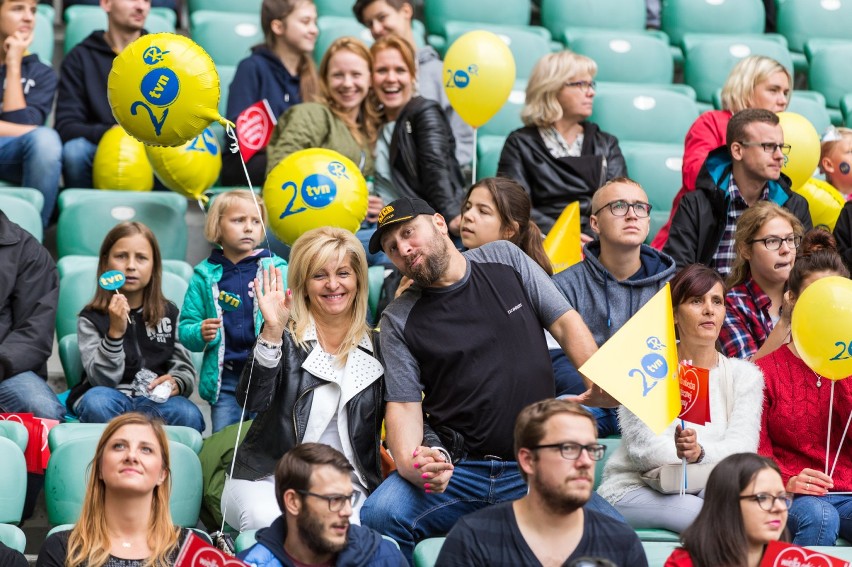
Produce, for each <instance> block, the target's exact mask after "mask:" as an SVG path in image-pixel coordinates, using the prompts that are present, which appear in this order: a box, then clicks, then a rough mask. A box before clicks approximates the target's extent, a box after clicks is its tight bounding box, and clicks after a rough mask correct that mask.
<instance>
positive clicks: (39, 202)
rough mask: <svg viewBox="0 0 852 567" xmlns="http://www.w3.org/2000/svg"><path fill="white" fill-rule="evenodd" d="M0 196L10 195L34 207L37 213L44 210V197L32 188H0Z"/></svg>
mask: <svg viewBox="0 0 852 567" xmlns="http://www.w3.org/2000/svg"><path fill="white" fill-rule="evenodd" d="M0 195H11V196H13V197H18V198H19V199H23V200H24V201H27V202H29V203H31V204H32V206H34V207H35V208H36V209H37V210H38V212H41V211H42V210H43V209H44V195H43V194H42V192H41V191H39V190H38V189H33V188H32V187H2V188H0Z"/></svg>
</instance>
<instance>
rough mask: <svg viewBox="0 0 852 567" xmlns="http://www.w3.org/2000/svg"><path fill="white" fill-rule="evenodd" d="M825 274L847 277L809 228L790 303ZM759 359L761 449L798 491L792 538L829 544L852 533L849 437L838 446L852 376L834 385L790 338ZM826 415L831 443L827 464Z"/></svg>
mask: <svg viewBox="0 0 852 567" xmlns="http://www.w3.org/2000/svg"><path fill="white" fill-rule="evenodd" d="M829 276H841V277H845V278H848V277H849V271H848V270H847V269H846V266H845V265H844V263H843V260H842V259H841V258H840V255H839V254H838V253H837V247H836V244H835V242H834V238H833V237H832V236H831V234H830V233H828V232H826V231H824V230H822V229H813V230H810V231H808V232H807V234H805V237H804V239H803V240H802V245H801V254H800V255H799V258H798V259H797V260H796V265H795V266H793V270H792V271H791V272H790V280H789V288H790V291H789V303H790V305H791V306H792V311H795V309H796V301H797V299H798V298H799V297H801V295H802V292H804V291H805V289H807V287H808V286H810V285H811V284H812V283H814V282H815V281H817V280H820V279H822V278H825V277H829ZM826 323H827V324H828V322H826ZM757 365H758V366H759V367H760V368H761V370H763V375H764V376H765V377H766V389H765V390H764V400H763V424H762V427H761V430H760V445H759V448H758V453H760V454H761V455H764V456H766V457H769V458H771V459H775V460H776V461H777V462H778V464H779V465H780V466H781V477H782V479H783V480H784V483H785V485H786V488H787V492H790V493H794V494H795V499H794V500H793V505H792V506H791V508H790V533H791V534H792V535H793V543H795V544H797V545H834V542H835V541H836V540H837V537H838V535H839V536H840V537H843V538H844V539H852V494H850V491H852V459H850V458H849V454H850V453H849V443H850V440H849V439H848V438H847V439H846V440H845V442H844V444H843V446H842V448H840V450H839V454H838V444H839V442H840V438H841V437H842V436H843V433H844V426H845V424H846V420H847V418H848V416H849V415H850V414H852V380H839V381H837V382H835V383H834V385H833V386H832V384H831V382H830V381H829V380H828V379H827V378H824V377H823V376H821V375H820V374H818V373H817V372H815V371H813V370H811V369H810V368H809V367H808V365H807V364H805V361H803V360H802V359H801V357H800V356H799V351H798V350H797V349H796V345H795V344H794V343H793V342H790V343H788V344H787V345H785V346H782V347H781V348H779V349H777V350H775V352H773V353H771V354H769V355H767V356H765V357H763V358H761V359H760V360H758V361H757ZM832 389H834V404H833V407H831V406H830V400H831V391H832ZM829 415H831V422H830V428H831V431H830V432H831V446H830V447H829V451H828V459H829V463H828V467H826V438H827V436H828V433H829V431H828V429H829ZM835 458H836V461H835ZM835 462H836V467H835V466H834V464H833V463H835ZM826 470H828V474H826V472H825V471H826ZM834 492H840V493H845V494H832V493H834Z"/></svg>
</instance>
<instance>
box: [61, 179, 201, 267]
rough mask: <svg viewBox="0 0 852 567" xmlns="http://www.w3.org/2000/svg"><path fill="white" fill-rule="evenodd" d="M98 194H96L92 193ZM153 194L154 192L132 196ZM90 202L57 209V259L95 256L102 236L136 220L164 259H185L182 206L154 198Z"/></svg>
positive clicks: (184, 224) (183, 212)
mask: <svg viewBox="0 0 852 567" xmlns="http://www.w3.org/2000/svg"><path fill="white" fill-rule="evenodd" d="M93 193H94V194H95V195H98V192H97V191H93ZM135 194H136V195H152V194H153V193H135ZM100 196H101V197H102V198H101V199H91V200H85V201H81V202H77V203H74V204H73V205H66V206H64V207H61V208H60V212H59V222H58V223H57V232H56V236H57V237H56V240H57V243H56V248H57V251H58V253H59V256H60V257H62V256H67V255H69V254H82V255H85V256H95V255H97V254H98V252H99V250H100V247H101V242H102V241H103V239H104V236H106V234H107V233H108V232H109V231H110V229H112V227H114V226H115V225H116V224H118V223H119V222H122V221H139V222H142V223H144V224H145V225H147V226H148V227H149V228H150V229H151V230H152V231H153V232H154V234H155V235H156V236H157V242H158V243H159V245H160V252H161V253H162V256H163V258H172V259H176V260H183V259H184V257H185V256H186V242H187V232H188V231H187V227H186V220H185V219H184V216H185V214H186V201H185V200H184V201H183V206H182V207H178V208H174V207H171V206H169V205H166V204H164V203H162V202H159V201H157V200H156V199H149V200H145V199H139V200H136V202H133V201H130V200H128V201H123V200H121V199H120V198H118V199H111V198H104V197H107V195H105V194H104V192H100Z"/></svg>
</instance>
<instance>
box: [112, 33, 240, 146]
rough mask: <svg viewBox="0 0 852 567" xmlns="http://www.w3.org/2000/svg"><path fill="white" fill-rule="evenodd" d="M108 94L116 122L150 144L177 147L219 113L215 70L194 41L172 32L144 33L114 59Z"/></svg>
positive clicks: (225, 121)
mask: <svg viewBox="0 0 852 567" xmlns="http://www.w3.org/2000/svg"><path fill="white" fill-rule="evenodd" d="M107 95H108V97H109V103H110V106H111V107H112V113H113V115H114V116H115V119H116V121H118V123H119V124H120V125H121V126H122V128H124V129H125V130H126V131H127V133H128V134H130V135H131V136H133V137H134V138H136V139H137V140H139V141H140V142H144V143H146V144H150V145H152V146H182V145H183V144H185V143H186V142H188V141H189V140H192V139H193V138H195V137H196V136H198V135H199V134H201V132H202V131H204V129H205V128H206V127H207V126H209V125H210V123H211V122H213V121H216V122H219V123H220V124H222V125H223V126H226V125H227V124H229V122H228V121H227V120H225V119H224V118H222V116H220V115H219V111H218V106H219V96H220V85H219V74H218V73H217V72H216V66H215V65H214V64H213V60H212V59H211V58H210V56H209V55H208V54H207V52H206V51H204V50H203V49H202V48H201V47H200V46H199V45H198V44H197V43H195V42H194V41H192V40H191V39H189V38H187V37H184V36H181V35H177V34H173V33H155V34H147V35H143V36H142V37H140V38H139V39H137V40H136V41H134V42H132V43H131V44H130V45H128V46H127V47H126V48H125V49H124V50H123V51H122V52H121V53H120V54H119V55H117V56H116V58H115V59H114V60H113V64H112V70H111V71H110V73H109V78H108V81H107Z"/></svg>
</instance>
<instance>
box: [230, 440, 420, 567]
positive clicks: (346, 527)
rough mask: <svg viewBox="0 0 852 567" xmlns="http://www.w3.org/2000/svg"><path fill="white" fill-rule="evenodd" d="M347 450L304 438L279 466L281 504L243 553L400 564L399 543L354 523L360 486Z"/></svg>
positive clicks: (347, 566)
mask: <svg viewBox="0 0 852 567" xmlns="http://www.w3.org/2000/svg"><path fill="white" fill-rule="evenodd" d="M352 474H353V468H352V465H351V464H349V460H348V459H347V458H346V456H345V455H344V454H343V453H341V452H340V451H338V450H337V449H334V448H332V447H329V446H328V445H323V444H321V443H302V444H301V445H296V446H295V447H294V448H292V449H290V451H288V452H287V453H286V454H285V455H284V456H283V457H282V458H281V460H280V461H278V465H277V466H276V468H275V497H276V499H277V500H278V506H279V507H280V508H281V516H279V517H278V518H277V519H276V520H275V521H274V522H272V525H271V526H269V527H268V528H263V529H261V530H258V532H257V536H256V539H257V543H256V544H255V545H253V546H252V547H250V548H249V549H247V550H245V551H243V552H241V553H240V554H239V556H238V557H239V558H240V559H242V560H243V561H245V562H247V563H249V564H250V565H254V566H255V567H299V566H301V565H334V566H336V567H359V566H360V567H402V566H407V565H408V562H407V561H406V560H405V558H404V557H403V556H402V553H401V552H400V551H399V549H398V548H397V547H396V546H395V545H394V544H393V543H392V542H390V541H387V540H385V539H383V538H382V537H381V536H380V535H379V534H377V533H376V532H374V531H373V530H371V529H369V528H364V527H361V526H357V525H350V523H349V518H350V517H351V516H352V507H353V506H354V505H355V503H356V502H357V501H358V497H359V496H360V495H361V493H360V492H358V491H357V490H355V489H354V488H353V486H352Z"/></svg>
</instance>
